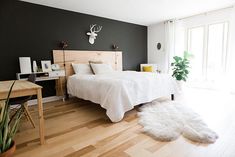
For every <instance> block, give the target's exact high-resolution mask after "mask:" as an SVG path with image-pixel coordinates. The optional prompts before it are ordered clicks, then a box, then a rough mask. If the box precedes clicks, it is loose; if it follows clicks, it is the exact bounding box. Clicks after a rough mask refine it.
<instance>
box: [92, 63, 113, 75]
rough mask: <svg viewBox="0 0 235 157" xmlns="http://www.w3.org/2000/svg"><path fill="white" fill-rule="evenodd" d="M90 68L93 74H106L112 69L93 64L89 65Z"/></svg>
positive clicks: (104, 65) (108, 66) (107, 66)
mask: <svg viewBox="0 0 235 157" xmlns="http://www.w3.org/2000/svg"><path fill="white" fill-rule="evenodd" d="M90 65H91V68H92V70H93V72H94V73H95V74H106V73H110V72H113V68H112V67H111V65H109V64H93V63H91V64H90Z"/></svg>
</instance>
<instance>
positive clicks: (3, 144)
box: [0, 82, 23, 154]
mask: <svg viewBox="0 0 235 157" xmlns="http://www.w3.org/2000/svg"><path fill="white" fill-rule="evenodd" d="M14 84H15V82H13V84H12V85H11V88H10V91H9V92H8V96H7V99H6V100H3V101H4V103H3V107H2V108H1V114H2V119H1V122H0V154H1V153H3V152H5V151H7V150H8V149H9V148H10V147H11V146H12V143H13V138H14V136H15V134H16V131H17V129H18V126H19V123H20V119H21V117H22V113H23V107H22V106H20V107H19V108H18V109H17V110H16V112H15V113H14V114H13V115H12V116H11V117H10V105H9V100H10V94H11V91H12V88H13V86H14Z"/></svg>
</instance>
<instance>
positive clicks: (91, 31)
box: [90, 24, 96, 32]
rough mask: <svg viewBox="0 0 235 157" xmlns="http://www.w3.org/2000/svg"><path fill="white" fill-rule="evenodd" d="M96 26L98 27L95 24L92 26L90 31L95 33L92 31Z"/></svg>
mask: <svg viewBox="0 0 235 157" xmlns="http://www.w3.org/2000/svg"><path fill="white" fill-rule="evenodd" d="M95 26H96V24H94V25H93V24H92V25H90V31H91V32H94V31H93V30H92V29H93V28H94V27H95Z"/></svg>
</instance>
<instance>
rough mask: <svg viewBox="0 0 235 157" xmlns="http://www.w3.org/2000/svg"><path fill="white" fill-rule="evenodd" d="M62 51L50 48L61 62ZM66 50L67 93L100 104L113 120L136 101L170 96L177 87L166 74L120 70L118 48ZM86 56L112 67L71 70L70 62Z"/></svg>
mask: <svg viewBox="0 0 235 157" xmlns="http://www.w3.org/2000/svg"><path fill="white" fill-rule="evenodd" d="M107 53H108V54H107ZM61 54H62V53H61V51H59V50H56V51H53V57H54V62H55V63H57V64H62V63H61ZM65 54H66V56H65V57H64V58H65V63H66V66H65V67H66V71H68V72H67V73H66V76H67V82H65V83H66V84H67V91H68V94H70V95H72V96H76V97H78V98H81V99H84V100H89V101H92V102H94V103H97V104H100V105H101V107H103V108H105V109H106V114H107V116H108V117H109V118H110V120H111V121H112V122H118V121H121V120H122V119H123V117H124V114H125V112H127V111H129V110H131V109H133V107H134V106H136V105H139V104H144V103H147V102H151V101H153V100H154V99H157V98H161V97H165V96H170V95H171V94H175V93H177V91H178V88H177V84H176V82H175V80H174V79H173V78H172V77H171V76H169V75H166V74H157V73H147V72H135V71H122V53H121V52H106V51H102V52H101V51H99V52H98V51H89V52H86V53H84V52H83V51H82V52H74V51H73V52H69V53H68V52H67V53H65ZM109 55H110V56H109ZM75 56H76V57H75ZM84 56H86V57H84ZM59 58H60V59H59ZM62 58H63V57H62ZM81 58H82V59H81ZM89 60H102V61H106V62H108V63H109V64H110V65H112V67H113V69H115V71H114V72H112V73H107V74H106V73H105V74H99V75H91V74H89V75H88V74H74V73H73V71H72V67H71V63H72V62H73V63H74V62H76V63H87V62H88V61H89Z"/></svg>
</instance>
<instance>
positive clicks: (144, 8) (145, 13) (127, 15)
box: [23, 0, 235, 26]
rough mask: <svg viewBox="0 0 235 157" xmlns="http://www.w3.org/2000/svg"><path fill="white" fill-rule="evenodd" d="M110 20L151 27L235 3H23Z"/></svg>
mask: <svg viewBox="0 0 235 157" xmlns="http://www.w3.org/2000/svg"><path fill="white" fill-rule="evenodd" d="M23 1H26V2H31V3H36V4H41V5H46V6H51V7H54V8H60V9H65V10H71V11H75V12H80V13H85V14H90V15H96V16H101V17H106V18H110V19H115V20H120V21H125V22H130V23H135V24H141V25H146V26H148V25H151V24H154V23H158V22H161V21H164V20H168V19H173V18H181V17H186V16H191V15H195V14H199V13H203V12H207V11H211V10H215V9H220V8H224V7H228V6H231V5H234V4H235V0H23Z"/></svg>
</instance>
